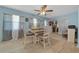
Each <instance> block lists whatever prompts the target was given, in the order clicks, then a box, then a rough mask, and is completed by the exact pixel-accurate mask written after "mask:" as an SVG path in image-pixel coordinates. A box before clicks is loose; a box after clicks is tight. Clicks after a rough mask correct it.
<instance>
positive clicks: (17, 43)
mask: <svg viewBox="0 0 79 59" xmlns="http://www.w3.org/2000/svg"><path fill="white" fill-rule="evenodd" d="M51 38H52V39H51V45H50V46H47V47H46V48H43V47H42V46H41V45H38V44H37V45H33V44H32V43H29V40H26V44H24V41H25V40H24V39H19V40H10V41H4V42H0V53H78V52H79V48H77V47H76V46H74V44H72V43H69V42H68V41H67V40H66V39H65V38H63V37H62V36H60V35H57V34H52V35H51Z"/></svg>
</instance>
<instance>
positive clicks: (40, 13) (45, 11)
mask: <svg viewBox="0 0 79 59" xmlns="http://www.w3.org/2000/svg"><path fill="white" fill-rule="evenodd" d="M34 11H37V12H39V13H38V14H39V15H46V13H47V12H53V10H48V9H47V5H43V6H42V7H41V8H40V10H34Z"/></svg>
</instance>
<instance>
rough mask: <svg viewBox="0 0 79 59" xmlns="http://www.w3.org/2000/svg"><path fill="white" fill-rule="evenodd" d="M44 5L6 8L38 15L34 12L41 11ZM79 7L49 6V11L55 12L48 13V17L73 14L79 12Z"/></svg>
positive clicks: (10, 6)
mask: <svg viewBox="0 0 79 59" xmlns="http://www.w3.org/2000/svg"><path fill="white" fill-rule="evenodd" d="M41 6H42V5H5V7H9V8H13V9H17V10H20V11H24V12H29V13H33V14H37V13H38V12H36V11H34V10H35V9H38V10H39V9H40V7H41ZM78 7H79V6H77V5H48V7H47V8H48V9H52V10H54V11H53V12H49V13H47V17H53V16H61V15H65V14H69V13H72V12H74V11H76V10H77V8H78Z"/></svg>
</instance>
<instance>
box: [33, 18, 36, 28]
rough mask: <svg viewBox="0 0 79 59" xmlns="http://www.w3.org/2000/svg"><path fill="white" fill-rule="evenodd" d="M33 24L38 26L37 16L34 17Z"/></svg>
mask: <svg viewBox="0 0 79 59" xmlns="http://www.w3.org/2000/svg"><path fill="white" fill-rule="evenodd" d="M33 24H34V27H37V19H36V18H34V19H33Z"/></svg>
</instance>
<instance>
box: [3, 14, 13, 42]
mask: <svg viewBox="0 0 79 59" xmlns="http://www.w3.org/2000/svg"><path fill="white" fill-rule="evenodd" d="M11 39H12V15H9V14H4V17H3V41H7V40H11Z"/></svg>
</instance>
